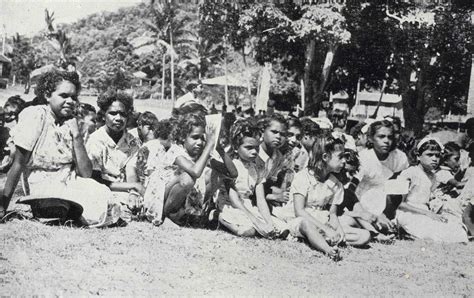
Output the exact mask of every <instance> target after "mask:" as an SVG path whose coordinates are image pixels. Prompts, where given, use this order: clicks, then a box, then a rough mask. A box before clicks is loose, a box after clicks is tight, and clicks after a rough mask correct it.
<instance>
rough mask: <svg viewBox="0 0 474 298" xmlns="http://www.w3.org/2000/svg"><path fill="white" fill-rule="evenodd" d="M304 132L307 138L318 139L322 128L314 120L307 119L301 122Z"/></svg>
mask: <svg viewBox="0 0 474 298" xmlns="http://www.w3.org/2000/svg"><path fill="white" fill-rule="evenodd" d="M300 122H301V127H302V132H303V135H305V136H310V137H316V136H318V135H320V134H321V128H320V127H319V125H318V124H317V123H316V122H314V121H313V120H311V119H309V118H307V117H305V118H302V119H301V120H300Z"/></svg>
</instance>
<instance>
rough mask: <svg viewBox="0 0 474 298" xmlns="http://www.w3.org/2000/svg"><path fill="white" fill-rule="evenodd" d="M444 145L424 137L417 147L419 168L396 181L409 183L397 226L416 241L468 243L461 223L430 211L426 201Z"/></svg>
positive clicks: (433, 185) (398, 211) (432, 187)
mask: <svg viewBox="0 0 474 298" xmlns="http://www.w3.org/2000/svg"><path fill="white" fill-rule="evenodd" d="M442 151H443V145H442V144H441V143H439V141H437V140H436V139H433V138H430V137H426V138H424V139H423V140H421V141H420V142H419V143H418V145H417V146H416V155H417V159H418V162H419V163H418V165H416V166H411V167H409V168H408V169H406V170H404V171H403V172H402V173H401V174H400V176H399V177H398V179H400V180H407V181H408V182H409V190H408V194H407V195H405V196H404V198H403V201H402V203H401V204H400V206H399V207H398V210H397V216H396V219H397V221H398V224H399V225H400V226H401V227H402V228H403V229H404V230H405V231H406V232H407V233H408V234H410V235H412V236H413V237H415V238H419V239H430V240H434V241H441V242H467V234H466V231H465V230H464V229H463V227H462V225H461V223H459V222H456V221H451V220H449V221H448V219H447V218H446V217H444V216H441V215H439V214H436V213H434V212H432V211H430V209H429V201H430V197H431V196H432V193H433V191H434V190H435V189H436V187H437V186H438V183H437V181H436V176H435V170H436V169H437V168H438V166H439V161H440V156H441V152H442Z"/></svg>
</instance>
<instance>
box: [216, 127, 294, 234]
mask: <svg viewBox="0 0 474 298" xmlns="http://www.w3.org/2000/svg"><path fill="white" fill-rule="evenodd" d="M260 137H261V132H260V130H259V129H258V127H257V126H256V124H255V123H254V122H253V121H252V120H249V119H241V120H238V121H237V122H236V123H234V125H232V127H231V130H230V139H231V150H232V153H233V156H234V159H233V162H234V165H235V167H236V168H237V172H238V176H237V178H236V179H235V181H233V182H232V183H230V184H227V185H226V186H227V187H226V190H224V191H222V192H220V196H219V200H218V207H219V209H221V210H222V211H221V213H220V215H219V222H220V223H221V224H222V225H223V226H224V227H225V228H226V229H228V230H229V231H230V232H231V233H233V234H235V235H238V236H242V237H252V236H257V235H260V236H262V237H265V238H274V237H276V236H278V235H279V234H280V233H281V231H282V230H285V226H286V225H285V223H284V222H282V221H281V220H279V219H277V218H275V217H273V216H271V215H270V210H269V206H268V203H267V200H266V199H265V192H264V188H263V183H264V182H265V163H264V162H263V160H262V159H261V158H259V156H258V151H259V147H260V141H259V140H260ZM251 196H255V198H256V206H253V205H252V199H251Z"/></svg>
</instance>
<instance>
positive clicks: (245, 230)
mask: <svg viewBox="0 0 474 298" xmlns="http://www.w3.org/2000/svg"><path fill="white" fill-rule="evenodd" d="M219 223H220V224H222V225H223V226H224V227H225V228H226V229H228V230H229V231H230V232H231V233H232V234H234V235H237V236H240V237H255V236H257V235H258V233H257V231H256V230H255V229H254V228H253V227H250V226H249V227H239V226H237V225H235V224H232V223H230V222H227V221H225V220H224V219H223V218H222V214H219Z"/></svg>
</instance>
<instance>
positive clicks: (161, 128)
mask: <svg viewBox="0 0 474 298" xmlns="http://www.w3.org/2000/svg"><path fill="white" fill-rule="evenodd" d="M177 126H178V125H177V120H176V119H173V118H170V119H163V120H161V121H158V122H156V123H154V125H153V133H154V134H155V138H160V139H162V140H168V139H170V138H171V137H172V136H173V135H174V131H175V130H176V128H177Z"/></svg>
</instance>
